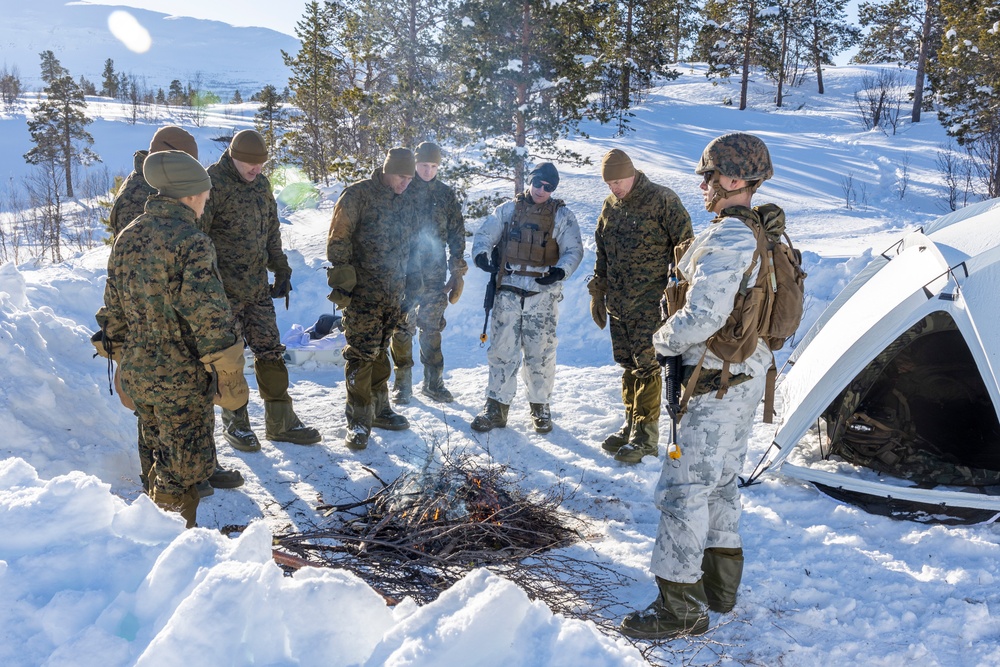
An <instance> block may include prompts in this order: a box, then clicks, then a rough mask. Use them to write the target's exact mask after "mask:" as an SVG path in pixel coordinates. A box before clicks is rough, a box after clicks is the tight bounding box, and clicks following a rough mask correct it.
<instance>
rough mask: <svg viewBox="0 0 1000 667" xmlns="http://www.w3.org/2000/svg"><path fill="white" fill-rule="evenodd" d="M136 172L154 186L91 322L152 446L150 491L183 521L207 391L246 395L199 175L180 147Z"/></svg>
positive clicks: (209, 462) (121, 242)
mask: <svg viewBox="0 0 1000 667" xmlns="http://www.w3.org/2000/svg"><path fill="white" fill-rule="evenodd" d="M143 173H144V176H145V179H146V180H147V181H148V182H149V184H150V185H152V186H153V187H155V188H156V189H157V190H158V194H156V195H153V196H151V197H150V198H149V200H148V201H147V202H146V209H145V213H144V214H143V215H141V216H139V217H138V218H137V219H136V220H135V221H134V222H133V223H132V224H130V225H128V226H127V227H126V228H125V229H124V230H123V231H122V232H121V234H119V236H118V238H117V239H116V240H115V244H114V247H113V248H112V250H111V255H110V257H109V259H108V281H107V284H106V286H105V292H104V307H103V308H102V309H101V310H100V312H98V314H97V321H98V323H99V324H100V325H101V328H102V333H103V338H104V347H105V349H106V350H107V351H108V352H109V354H110V356H111V357H112V358H114V359H116V360H118V361H119V363H120V380H121V389H122V393H123V395H124V396H128V397H129V398H130V399H131V401H132V402H133V403H134V404H135V409H136V411H137V412H138V413H139V416H140V421H141V423H142V426H143V433H144V435H145V439H146V443H147V444H148V446H149V448H150V450H151V452H152V459H153V463H152V467H151V469H150V471H149V475H150V477H149V489H150V496H151V497H152V499H153V502H155V503H156V504H157V505H159V506H160V507H162V508H164V509H166V510H170V511H176V512H179V513H180V514H181V516H183V517H184V519H185V520H186V521H187V525H188V527H192V526H194V525H195V522H196V519H197V508H198V499H199V496H198V491H197V489H196V485H197V483H198V482H201V481H204V480H206V479H208V477H209V476H210V475H211V474H212V471H213V470H214V469H215V464H216V461H215V443H214V441H213V431H214V424H215V413H214V408H213V405H212V403H213V398H214V397H216V394H217V393H220V392H221V393H225V395H226V396H227V400H228V399H231V398H232V397H233V395H236V396H237V398H236V400H245V392H246V380H245V379H244V378H243V353H242V347H243V346H242V342H240V341H238V338H237V335H236V330H235V327H234V323H233V319H232V312H231V311H230V309H229V301H228V299H227V298H226V293H225V291H224V289H223V287H222V281H221V280H220V279H219V272H218V268H217V266H216V261H215V248H214V246H213V244H212V241H211V239H210V238H209V237H208V236H207V235H206V234H205V233H204V232H202V231H200V230H199V229H198V228H197V227H196V226H195V221H196V219H197V218H198V216H199V215H201V213H202V211H203V209H204V206H205V202H206V201H207V199H208V193H209V188H210V187H211V181H210V180H209V177H208V174H207V173H206V171H205V169H204V168H203V167H202V166H201V165H200V164H198V161H197V160H195V159H194V158H193V157H191V156H189V155H188V154H186V153H184V152H181V151H164V152H158V153H154V154H152V155H151V156H149V157H148V158H147V159H146V160H145V163H144V167H143ZM123 402H125V401H124V399H123Z"/></svg>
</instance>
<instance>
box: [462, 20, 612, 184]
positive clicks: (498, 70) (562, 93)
mask: <svg viewBox="0 0 1000 667" xmlns="http://www.w3.org/2000/svg"><path fill="white" fill-rule="evenodd" d="M602 18H603V15H602V11H601V10H600V8H599V6H598V5H590V4H588V3H587V2H585V1H584V0H566V1H565V2H532V1H531V0H522V1H521V2H517V3H512V2H506V1H505V0H464V2H462V4H461V5H460V6H459V8H458V10H457V13H456V15H455V18H454V19H453V20H452V21H450V22H449V24H448V25H447V27H446V31H447V32H446V36H445V43H446V46H447V50H446V53H445V55H446V58H448V59H450V60H452V61H453V63H454V65H455V70H456V71H457V75H458V83H459V84H460V86H461V88H460V89H459V92H460V93H461V94H460V97H459V105H460V111H461V114H462V117H463V119H464V121H465V123H466V124H467V125H468V126H469V127H470V128H471V129H472V130H473V131H474V132H475V133H477V134H478V136H480V137H481V138H482V143H481V144H480V145H479V146H477V148H479V149H480V153H481V155H482V159H483V164H482V165H481V167H480V168H479V169H478V171H479V173H480V175H484V176H490V177H494V178H503V179H508V180H511V181H513V184H514V192H515V193H517V192H520V191H522V189H523V188H524V177H525V171H526V167H527V166H528V165H529V164H530V163H532V162H535V161H536V160H538V161H541V160H553V161H556V162H570V163H574V164H581V163H586V161H585V160H583V159H582V158H581V156H580V155H579V154H577V153H574V152H572V151H570V150H567V149H565V148H562V147H560V146H559V145H558V140H559V139H561V138H563V137H566V136H568V135H570V134H571V133H573V132H575V131H577V129H578V126H579V123H580V121H581V120H582V119H583V118H584V116H585V115H587V114H591V113H596V109H594V104H595V102H592V100H591V99H590V97H591V95H592V94H593V93H595V92H597V90H598V88H599V86H600V78H601V75H602V72H601V68H600V66H599V65H597V64H595V63H596V58H597V57H598V56H599V52H598V46H597V45H598V43H599V40H598V34H597V33H598V30H599V22H600V20H601V19H602Z"/></svg>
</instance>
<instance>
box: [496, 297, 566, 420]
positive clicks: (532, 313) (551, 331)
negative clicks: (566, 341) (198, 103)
mask: <svg viewBox="0 0 1000 667" xmlns="http://www.w3.org/2000/svg"><path fill="white" fill-rule="evenodd" d="M560 300H562V293H561V292H559V291H557V290H553V291H547V292H540V293H539V294H535V295H534V296H526V297H522V296H520V295H518V294H515V293H514V292H509V291H507V290H498V291H497V295H496V301H495V302H494V304H493V313H492V323H491V326H490V346H489V349H487V350H486V357H487V359H488V360H489V364H490V378H489V384H488V385H487V388H486V398H492V399H493V400H495V401H499V402H500V403H503V404H504V405H510V403H511V401H512V400H513V399H514V394H515V393H516V392H517V372H518V369H520V371H521V379H522V380H523V381H524V385H525V390H526V391H525V393H526V394H527V396H528V401H529V402H530V403H548V402H549V397H550V396H551V395H552V386H553V385H554V384H555V376H556V343H557V342H558V341H557V338H556V324H557V322H558V320H559V301H560ZM522 359H523V363H522Z"/></svg>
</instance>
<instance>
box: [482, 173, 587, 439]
mask: <svg viewBox="0 0 1000 667" xmlns="http://www.w3.org/2000/svg"><path fill="white" fill-rule="evenodd" d="M528 183H529V187H528V189H527V190H526V191H525V192H523V193H522V194H519V195H517V197H515V198H514V200H513V201H509V202H506V203H504V204H501V205H500V206H498V207H497V208H496V210H494V211H493V213H492V214H491V215H490V216H489V217H487V218H486V220H485V221H484V222H483V224H482V226H481V227H480V228H479V230H478V231H477V232H476V235H475V237H474V239H473V243H472V256H473V257H474V258H475V259H474V261H475V264H476V266H478V267H479V268H480V269H483V270H484V271H490V272H493V271H494V270H495V268H496V267H493V266H492V264H491V261H490V259H489V258H490V256H491V254H492V252H493V249H494V248H495V247H496V248H498V249H499V251H500V266H499V274H500V275H499V280H500V284H499V287H498V289H497V293H496V301H495V302H494V304H493V314H492V319H493V321H492V325H491V328H490V337H491V340H490V347H489V349H488V350H487V352H486V354H487V357H488V359H489V365H490V377H489V385H488V386H487V388H486V405H485V406H484V407H483V410H482V411H481V412H480V413H479V414H478V415H477V416H476V418H475V419H474V420H473V422H472V428H473V429H474V430H476V431H489V430H491V429H493V428H496V427H504V426H506V425H507V411H508V409H509V407H510V403H511V401H512V400H513V398H514V393H515V392H516V390H517V372H518V369H520V370H521V377H522V378H523V380H524V384H525V389H526V393H527V395H528V403H529V405H530V407H531V418H532V422H533V424H534V427H535V431H536V432H538V433H548V432H549V431H551V430H552V417H551V414H550V411H549V397H550V396H551V394H552V387H553V384H554V382H555V371H556V343H557V339H556V323H557V321H558V319H559V309H558V303H559V301H561V300H562V283H563V281H564V280H565V279H566V278H568V277H569V276H570V275H572V274H573V272H574V271H576V269H577V267H578V266H579V265H580V261H581V260H582V259H583V242H582V240H581V238H580V226H579V224H577V221H576V216H575V215H573V212H572V211H570V210H569V209H568V208H567V207H566V205H565V204H564V203H563V202H562V200H559V199H555V198H553V197H552V192H553V191H555V189H556V186H557V185H558V184H559V172H558V171H556V168H555V166H554V165H553V164H552V163H550V162H543V163H542V164H540V165H538V166H537V167H535V169H533V170H532V171H531V173H530V174H528ZM522 358H523V365H522Z"/></svg>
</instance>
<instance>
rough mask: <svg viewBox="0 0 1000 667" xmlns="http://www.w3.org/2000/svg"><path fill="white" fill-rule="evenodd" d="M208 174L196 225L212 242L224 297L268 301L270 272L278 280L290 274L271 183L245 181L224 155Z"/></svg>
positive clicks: (240, 301) (263, 177)
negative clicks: (205, 201)
mask: <svg viewBox="0 0 1000 667" xmlns="http://www.w3.org/2000/svg"><path fill="white" fill-rule="evenodd" d="M208 175H209V176H211V177H212V194H211V197H209V200H208V205H207V206H206V207H205V215H204V217H203V218H202V220H201V221H200V224H201V227H202V229H205V230H207V231H208V234H209V236H211V237H212V241H214V242H215V251H216V253H218V258H219V272H220V274H221V275H222V283H223V284H224V285H225V286H226V294H228V295H229V298H230V299H232V300H233V301H234V302H236V303H253V302H257V301H261V300H266V299H268V298H269V292H268V284H269V280H268V276H267V272H268V271H272V272H274V273H275V275H276V276H281V277H284V276H291V275H292V269H291V268H290V267H289V266H288V258H287V257H286V256H285V253H284V251H283V250H282V249H281V230H280V229H279V224H280V223H279V222H278V205H277V202H275V200H274V194H273V193H272V192H271V182H270V181H269V180H268V179H267V177H266V176H264V175H263V174H259V175H258V176H257V177H256V178H255V179H254V180H253V181H251V182H250V183H248V182H246V181H245V180H244V179H243V177H242V176H240V173H239V172H238V171H237V170H236V165H234V164H233V161H232V158H230V157H229V153H228V152H227V153H224V154H223V155H222V157H221V158H219V161H218V162H216V163H215V164H213V165H212V166H211V167H209V168H208ZM276 281H277V278H276Z"/></svg>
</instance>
